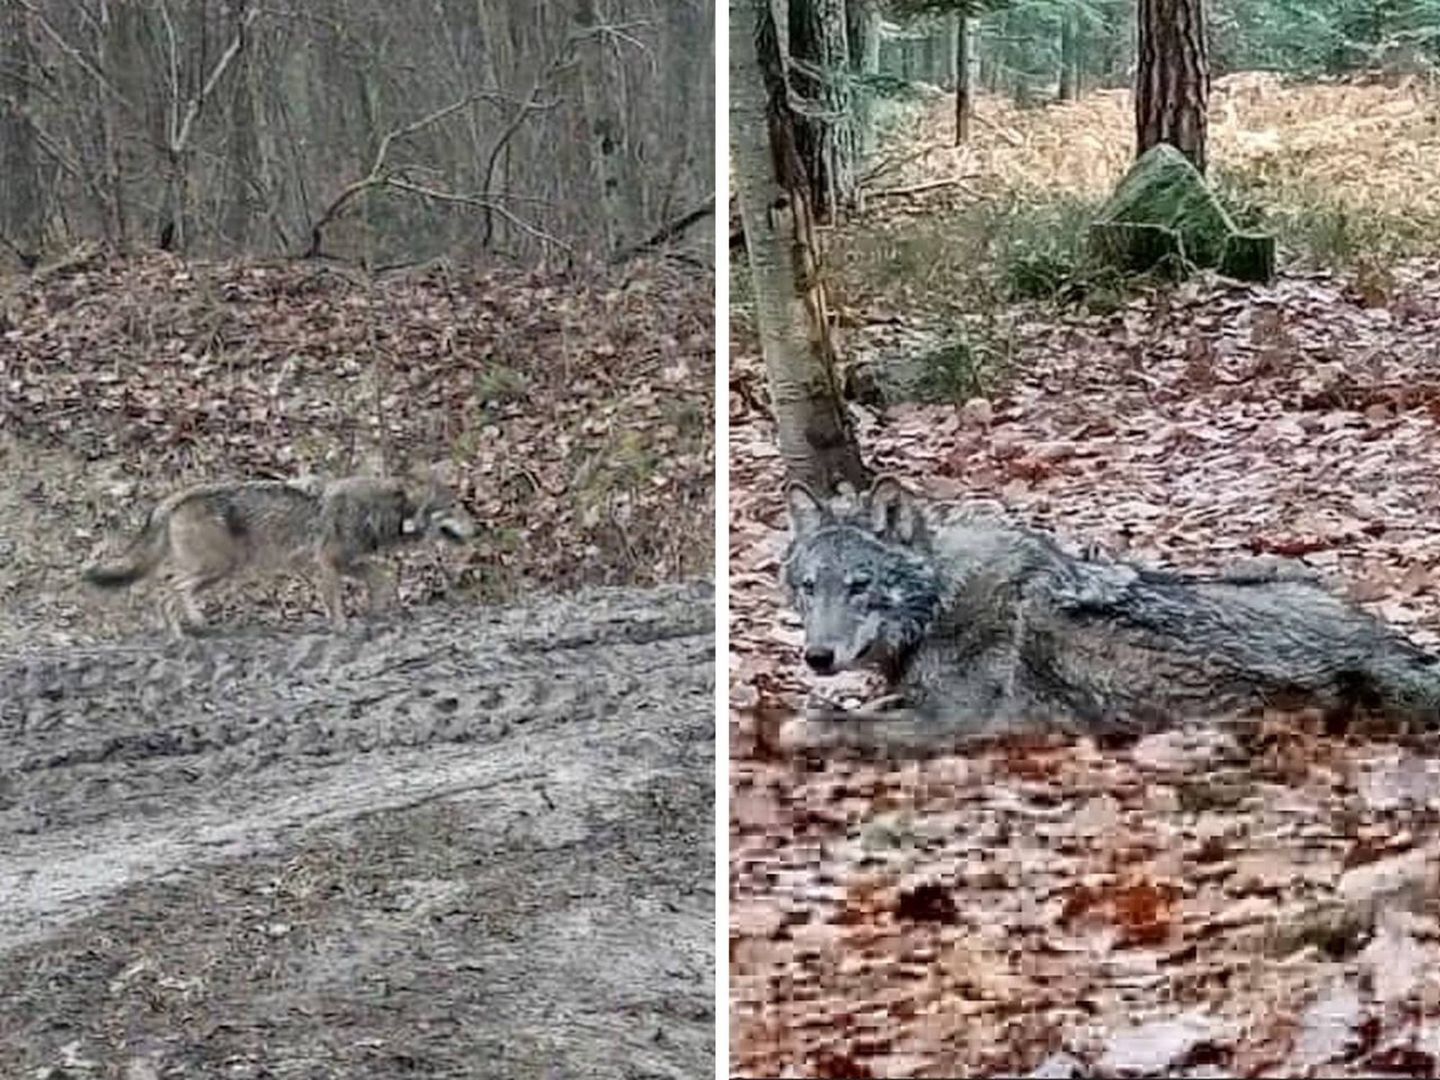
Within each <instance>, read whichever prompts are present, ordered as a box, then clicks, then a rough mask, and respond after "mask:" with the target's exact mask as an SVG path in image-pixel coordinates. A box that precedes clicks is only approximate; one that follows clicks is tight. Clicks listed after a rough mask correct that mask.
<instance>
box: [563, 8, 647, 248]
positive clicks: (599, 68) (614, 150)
mask: <svg viewBox="0 0 1440 1080" xmlns="http://www.w3.org/2000/svg"><path fill="white" fill-rule="evenodd" d="M601 21H602V18H601V15H600V13H599V12H597V11H596V9H595V0H580V3H579V5H578V6H577V9H576V14H575V29H576V34H577V37H579V38H584V37H586V36H587V35H590V36H592V37H593V35H594V32H595V28H596V26H597V25H599V24H600V23H601ZM611 51H612V47H611V45H610V44H609V43H608V42H607V41H605V40H604V39H603V38H595V39H594V40H590V41H586V42H585V43H584V44H583V45H581V47H580V49H579V52H578V57H579V61H580V63H579V76H580V98H581V101H582V103H583V106H584V111H585V119H586V125H587V132H586V133H587V134H588V136H589V139H590V167H591V171H592V173H593V175H594V179H595V186H596V190H597V191H598V192H599V196H600V208H601V218H602V224H603V225H604V229H605V254H606V255H611V254H613V253H615V252H617V251H619V250H620V249H621V248H622V247H623V246H625V245H626V244H628V243H630V241H631V240H633V239H634V238H635V228H634V225H633V223H632V222H631V220H630V213H629V211H630V208H631V207H632V205H633V204H634V194H635V192H634V185H633V184H632V182H631V179H630V177H629V175H628V173H629V170H628V168H627V159H628V157H629V140H628V139H627V137H626V131H625V120H624V115H623V112H622V109H621V99H620V93H619V89H620V86H619V84H618V83H617V82H612V80H611V78H610V74H609V65H610V62H611V61H610V55H611Z"/></svg>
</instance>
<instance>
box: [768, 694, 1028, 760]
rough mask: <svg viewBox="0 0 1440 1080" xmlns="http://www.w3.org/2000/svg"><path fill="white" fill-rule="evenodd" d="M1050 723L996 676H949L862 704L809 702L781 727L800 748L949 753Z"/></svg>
mask: <svg viewBox="0 0 1440 1080" xmlns="http://www.w3.org/2000/svg"><path fill="white" fill-rule="evenodd" d="M1042 730H1045V726H1044V725H1043V724H1041V723H1039V722H1037V720H1036V718H1035V717H1034V716H1033V715H1031V713H1030V711H1028V710H1026V709H1024V708H1023V707H1022V706H1021V704H1020V703H1019V702H1017V701H1016V700H1014V699H1013V698H1011V697H1008V696H1006V695H1005V694H1004V693H1003V691H1002V689H1001V688H1000V687H998V686H997V685H996V684H995V683H994V682H993V681H992V680H989V679H975V680H971V681H969V682H966V681H959V680H950V681H948V682H947V684H946V685H944V686H942V687H938V688H936V689H935V690H926V691H921V690H918V689H911V690H909V691H902V692H898V693H893V694H889V695H887V696H885V697H882V698H878V699H876V700H874V701H872V702H869V703H867V704H866V705H864V706H862V707H861V708H858V709H844V708H840V707H839V706H836V705H833V704H830V703H829V702H821V703H818V704H816V705H814V706H812V707H810V708H807V710H806V712H805V716H804V719H803V720H800V721H798V722H795V723H793V724H792V725H788V726H787V728H786V729H783V730H782V736H781V738H782V741H783V742H784V743H786V744H787V745H789V746H791V747H792V748H795V749H811V750H827V749H847V750H868V751H874V752H878V753H882V754H904V755H909V754H924V753H932V754H938V753H947V752H953V751H955V750H957V749H960V748H962V747H964V746H966V745H967V744H970V743H973V742H975V741H977V740H984V739H993V738H995V737H997V736H1002V735H1011V734H1022V733H1029V732H1038V731H1042Z"/></svg>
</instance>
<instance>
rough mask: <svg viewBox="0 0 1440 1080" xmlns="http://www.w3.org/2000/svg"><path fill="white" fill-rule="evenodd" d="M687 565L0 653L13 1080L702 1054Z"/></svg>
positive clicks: (704, 593)
mask: <svg viewBox="0 0 1440 1080" xmlns="http://www.w3.org/2000/svg"><path fill="white" fill-rule="evenodd" d="M713 680H714V666H713V606H712V599H711V596H710V594H709V592H708V590H706V589H703V588H681V587H675V588H665V589H659V590H646V591H639V590H596V591H592V592H587V593H582V594H578V595H575V596H572V597H568V598H565V599H546V600H543V601H537V602H536V603H534V604H532V605H528V606H524V607H515V608H507V609H503V610H498V609H486V608H478V607H446V606H432V607H429V608H425V609H422V610H420V611H419V612H418V613H417V614H415V615H414V616H412V617H410V618H408V619H405V620H401V621H396V622H392V623H383V624H382V623H376V624H371V625H369V626H367V627H365V628H364V629H362V630H360V631H357V632H355V633H352V634H348V635H332V634H330V633H328V632H323V631H321V630H319V629H318V627H316V626H314V625H313V624H309V625H308V628H307V629H297V630H295V631H290V632H280V633H277V632H275V631H273V630H268V631H261V630H256V631H251V632H246V631H243V630H242V631H236V632H230V633H224V634H221V635H218V636H216V637H213V638H209V639H206V640H202V641H199V642H191V643H186V644H183V645H172V644H167V643H162V642H161V641H159V640H158V639H149V640H143V641H138V642H131V643H127V644H123V645H115V646H86V647H82V648H76V649H71V650H67V651H53V650H52V651H34V652H29V653H24V654H18V655H16V654H11V655H8V656H5V655H0V1076H10V1075H16V1076H20V1075H24V1076H30V1075H32V1074H35V1070H37V1069H44V1068H47V1067H49V1068H53V1069H60V1070H62V1071H59V1072H54V1073H52V1074H50V1075H52V1076H54V1077H57V1078H58V1077H60V1076H69V1075H77V1076H79V1075H85V1076H117V1077H124V1078H126V1080H134V1078H144V1077H151V1076H154V1077H171V1076H177V1077H178V1076H219V1075H224V1076H232V1077H270V1076H274V1077H288V1076H297V1077H298V1076H304V1077H332V1076H333V1077H341V1076H345V1077H364V1076H375V1077H382V1076H383V1077H392V1076H399V1075H424V1076H492V1075H493V1076H519V1077H525V1076H537V1077H539V1076H546V1077H548V1076H573V1075H588V1076H595V1077H610V1076H614V1077H650V1076H653V1077H661V1076H666V1077H668V1076H676V1077H679V1076H688V1075H697V1074H701V1073H704V1072H708V1070H709V1068H710V1067H711V1066H710V1061H711V1054H712V1047H711V1026H712V1022H713V1013H712V1009H713V1003H712V1002H713V998H712V991H713V978H712V972H713V962H712V955H711V953H712V948H711V945H712V941H713V929H712V927H713V903H714V896H713V887H712V882H713V861H712V860H713V826H712V814H713V809H712V808H713V791H712V776H713V754H714V741H713V719H712V717H713V705H712V702H713V691H712V687H713Z"/></svg>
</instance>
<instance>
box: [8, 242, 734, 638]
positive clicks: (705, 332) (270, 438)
mask: <svg viewBox="0 0 1440 1080" xmlns="http://www.w3.org/2000/svg"><path fill="white" fill-rule="evenodd" d="M713 295H714V293H713V279H712V278H711V276H710V275H709V274H706V273H697V272H695V271H694V270H692V269H689V268H685V267H681V266H679V265H678V264H676V263H673V262H669V261H665V260H650V261H637V262H632V263H631V264H629V265H628V266H626V267H621V268H615V269H606V270H594V271H587V270H575V271H573V272H569V273H558V272H539V271H534V272H531V271H519V270H505V269H491V270H466V269H462V268H458V267H452V266H447V265H444V264H435V265H433V266H430V267H429V268H420V269H416V270H412V271H407V272H399V273H393V274H389V275H385V276H382V277H376V278H366V277H365V276H363V275H361V274H360V273H358V272H352V271H349V270H347V269H345V268H344V267H343V266H340V265H338V264H328V263H322V262H296V261H270V262H264V261H257V260H250V261H235V262H220V263H217V262H204V261H188V262H187V261H184V260H181V259H178V258H174V257H171V256H168V255H163V254H158V253H157V254H150V255H140V256H135V257H130V258H120V257H118V256H111V255H106V254H104V253H103V252H100V251H99V250H94V251H90V252H85V253H81V254H80V255H77V256H72V257H70V258H69V259H68V260H65V261H64V264H63V267H62V268H59V269H56V270H54V271H53V272H50V273H48V274H45V275H42V277H41V278H39V279H28V278H15V279H13V280H11V281H9V282H0V432H3V438H0V476H3V477H5V480H4V482H3V483H0V605H3V609H4V611H5V623H6V625H7V626H8V627H10V628H12V629H13V630H14V631H15V633H16V634H22V633H23V635H24V636H26V637H28V638H31V639H32V640H33V639H34V638H35V637H36V636H39V637H46V638H53V639H54V640H55V641H57V642H60V643H64V642H68V641H75V640H81V639H84V638H87V637H90V636H93V634H94V633H95V632H97V631H98V630H99V629H100V628H101V626H102V624H105V627H104V628H105V632H106V633H107V634H108V633H111V632H113V631H115V630H116V629H130V630H134V629H137V628H140V627H143V626H146V625H148V624H149V623H150V622H153V620H152V619H150V616H149V612H148V607H143V606H142V605H137V604H136V603H132V602H130V601H128V600H124V601H120V602H110V603H100V602H97V601H96V600H95V599H94V598H93V597H92V596H90V595H89V594H88V593H86V592H85V591H84V590H83V589H81V588H80V587H79V584H78V571H79V568H80V566H81V565H82V564H83V562H84V560H85V559H86V558H87V557H88V556H91V555H93V554H94V553H95V552H97V551H100V550H104V549H106V546H107V545H110V546H112V547H113V545H114V544H115V543H117V541H118V540H120V539H121V538H122V537H124V536H126V535H128V534H129V533H131V532H133V531H134V530H135V529H137V528H138V527H139V525H140V523H141V522H142V521H143V519H144V515H145V513H146V511H147V510H148V509H149V507H150V506H151V505H153V503H154V502H155V501H156V500H158V499H160V498H162V497H163V496H164V495H166V494H168V493H169V492H171V491H173V490H174V489H176V488H177V487H180V486H184V485H186V484H192V483H200V482H211V481H231V480H239V479H246V478H250V479H253V478H261V477H269V478H278V479H289V478H294V477H297V476H301V475H306V474H311V475H320V476H338V475H346V474H349V473H355V472H362V473H371V474H373V473H379V472H388V473H398V472H402V471H410V472H421V473H426V472H431V471H434V472H435V473H436V474H437V475H438V476H439V477H440V478H441V479H443V480H444V481H445V482H447V483H448V484H449V485H450V486H451V487H452V488H453V489H454V490H455V491H456V493H457V495H458V496H459V498H460V499H461V501H462V502H463V504H464V505H465V506H466V507H467V508H468V509H469V510H470V512H471V513H472V515H473V516H474V517H475V519H476V521H477V523H478V524H479V529H480V531H479V536H478V537H477V539H476V541H475V542H474V544H472V545H470V546H468V547H466V548H464V549H462V550H459V551H456V552H451V553H450V554H449V557H448V558H447V559H445V560H435V559H431V558H429V557H428V556H425V555H423V553H417V555H416V556H415V558H414V560H411V561H416V562H417V565H416V566H415V567H414V568H412V570H413V572H412V573H409V574H407V575H405V576H404V578H403V580H404V581H405V582H406V585H405V587H406V589H407V592H409V593H410V594H412V596H413V597H415V598H423V596H424V595H426V594H428V593H431V592H435V591H438V590H448V591H451V592H455V593H459V594H463V595H469V596H472V597H474V598H476V599H478V600H481V601H485V602H501V601H507V600H514V599H520V598H522V597H524V596H526V595H528V594H530V593H531V592H533V591H534V590H536V589H541V590H557V591H563V590H569V589H574V588H577V587H579V586H582V585H599V584H619V583H626V584H634V585H647V584H654V583H657V582H662V581H673V580H679V579H684V578H696V577H705V576H709V574H710V573H711V567H712V565H713V552H712V550H711V548H710V546H709V544H708V541H709V538H710V537H711V536H712V534H713V529H712V526H711V522H712V521H713V513H714V511H713V505H714V496H713V462H714V435H713V422H712V415H713V399H714V381H713V368H712V366H711V365H712V363H713V361H712V356H713V340H714V338H713V329H712V328H713V303H714V300H713ZM662 297H663V298H664V303H663V304H661V303H660V302H659V300H660V298H662ZM697 538H698V539H697ZM257 587H258V584H257V585H252V586H250V587H249V588H248V589H247V590H246V592H247V596H248V595H250V594H252V593H255V592H256V589H257ZM266 587H268V586H266ZM282 587H283V588H285V589H288V590H290V591H289V592H286V593H285V597H286V598H287V600H288V599H293V600H294V601H295V603H298V604H300V605H302V607H310V608H313V597H312V596H311V595H310V593H309V592H308V591H301V592H294V586H293V583H289V584H286V585H284V586H282ZM291 593H293V594H294V595H293V597H292V595H291ZM286 606H293V605H286ZM142 607H143V610H142ZM270 607H273V605H270ZM260 610H261V611H267V610H268V609H267V608H266V607H265V606H262V607H261V609H260ZM280 614H281V615H282V616H283V612H281V613H280ZM265 617H269V614H267V615H266V616H265ZM0 636H3V635H0Z"/></svg>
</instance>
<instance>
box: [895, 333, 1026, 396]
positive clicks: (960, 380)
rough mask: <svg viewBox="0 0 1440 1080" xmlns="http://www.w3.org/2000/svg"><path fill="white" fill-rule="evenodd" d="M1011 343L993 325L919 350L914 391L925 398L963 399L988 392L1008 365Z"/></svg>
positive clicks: (1011, 349)
mask: <svg viewBox="0 0 1440 1080" xmlns="http://www.w3.org/2000/svg"><path fill="white" fill-rule="evenodd" d="M1013 351H1014V350H1013V344H1012V342H1011V341H1010V339H1009V338H1008V337H1007V336H1005V335H1004V334H1000V333H997V332H995V330H994V329H993V328H990V327H986V328H982V329H962V330H961V332H960V335H959V336H957V337H955V338H952V339H951V340H950V341H947V342H946V343H945V344H943V345H941V346H940V347H938V348H936V349H932V350H931V351H929V352H927V353H924V354H922V355H921V356H920V357H919V360H918V364H919V369H920V382H919V385H918V386H917V388H916V389H917V395H918V396H919V397H920V398H921V399H922V400H927V401H954V402H962V401H967V400H969V399H970V398H973V397H983V396H985V395H986V394H988V393H989V392H990V391H991V389H992V388H993V387H994V386H995V384H996V383H997V382H998V381H999V379H1000V376H1001V375H1003V374H1004V372H1005V369H1006V367H1007V366H1008V365H1009V362H1010V357H1011V353H1012V352H1013Z"/></svg>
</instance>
